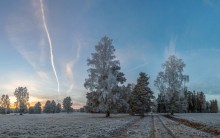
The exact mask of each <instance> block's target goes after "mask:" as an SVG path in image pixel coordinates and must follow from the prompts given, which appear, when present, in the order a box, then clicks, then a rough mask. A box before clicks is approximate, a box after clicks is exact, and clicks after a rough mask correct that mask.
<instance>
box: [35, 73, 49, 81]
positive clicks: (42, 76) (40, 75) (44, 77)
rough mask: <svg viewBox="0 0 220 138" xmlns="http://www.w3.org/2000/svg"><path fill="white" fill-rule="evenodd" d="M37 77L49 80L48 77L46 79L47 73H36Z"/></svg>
mask: <svg viewBox="0 0 220 138" xmlns="http://www.w3.org/2000/svg"><path fill="white" fill-rule="evenodd" d="M37 75H38V76H39V77H40V78H41V79H43V80H49V77H48V75H47V73H45V72H43V71H38V72H37Z"/></svg>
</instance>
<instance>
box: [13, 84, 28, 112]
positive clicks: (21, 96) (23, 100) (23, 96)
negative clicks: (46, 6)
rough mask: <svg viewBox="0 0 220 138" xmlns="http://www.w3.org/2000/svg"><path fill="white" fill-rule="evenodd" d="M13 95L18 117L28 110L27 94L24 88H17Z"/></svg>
mask: <svg viewBox="0 0 220 138" xmlns="http://www.w3.org/2000/svg"><path fill="white" fill-rule="evenodd" d="M14 95H15V97H16V100H17V102H16V103H17V107H18V109H19V112H20V115H22V114H23V113H24V112H25V111H26V110H27V109H28V108H27V106H28V100H29V93H28V89H27V88H26V87H18V88H16V89H15V92H14Z"/></svg>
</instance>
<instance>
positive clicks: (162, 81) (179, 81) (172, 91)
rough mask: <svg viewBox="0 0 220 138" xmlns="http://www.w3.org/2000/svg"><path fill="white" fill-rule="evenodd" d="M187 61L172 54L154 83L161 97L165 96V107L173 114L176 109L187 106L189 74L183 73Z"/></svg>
mask: <svg viewBox="0 0 220 138" xmlns="http://www.w3.org/2000/svg"><path fill="white" fill-rule="evenodd" d="M184 67H185V63H184V62H183V60H182V59H179V58H177V57H176V56H175V55H171V56H170V57H169V58H168V60H167V61H166V62H165V63H164V64H163V65H162V68H163V69H164V71H163V72H159V74H158V76H157V78H156V80H155V82H154V85H155V87H156V88H157V89H158V90H159V91H160V94H161V97H164V98H165V99H164V103H163V104H165V105H164V106H165V108H166V109H167V110H168V111H170V112H171V114H173V113H174V112H176V111H180V110H184V111H186V108H187V105H186V104H187V101H186V98H185V92H186V86H185V83H186V82H188V80H189V76H187V75H183V68H184ZM180 112H181V111H180Z"/></svg>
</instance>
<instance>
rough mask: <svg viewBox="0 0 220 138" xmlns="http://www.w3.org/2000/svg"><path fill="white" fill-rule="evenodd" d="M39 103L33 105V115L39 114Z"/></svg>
mask: <svg viewBox="0 0 220 138" xmlns="http://www.w3.org/2000/svg"><path fill="white" fill-rule="evenodd" d="M41 111H42V109H41V103H40V102H37V103H36V104H35V105H34V113H35V114H41Z"/></svg>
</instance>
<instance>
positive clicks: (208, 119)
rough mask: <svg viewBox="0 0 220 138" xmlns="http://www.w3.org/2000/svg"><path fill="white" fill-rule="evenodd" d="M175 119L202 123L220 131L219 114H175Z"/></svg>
mask: <svg viewBox="0 0 220 138" xmlns="http://www.w3.org/2000/svg"><path fill="white" fill-rule="evenodd" d="M175 116H176V117H179V118H183V119H187V120H190V121H195V122H199V123H203V124H205V125H208V126H210V127H215V128H216V129H219V130H220V113H188V114H175Z"/></svg>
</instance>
